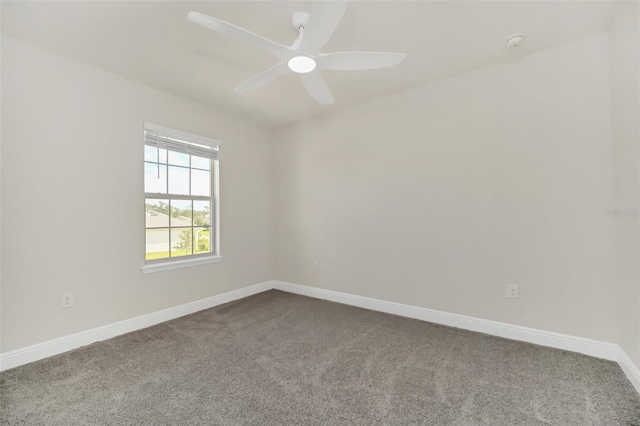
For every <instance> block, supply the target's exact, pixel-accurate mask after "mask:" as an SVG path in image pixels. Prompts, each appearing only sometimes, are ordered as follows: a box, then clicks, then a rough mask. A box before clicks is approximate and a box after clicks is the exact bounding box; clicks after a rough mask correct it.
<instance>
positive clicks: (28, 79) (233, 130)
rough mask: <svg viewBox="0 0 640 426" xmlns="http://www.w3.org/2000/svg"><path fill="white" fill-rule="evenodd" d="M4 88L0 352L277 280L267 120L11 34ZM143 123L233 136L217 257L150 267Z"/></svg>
mask: <svg viewBox="0 0 640 426" xmlns="http://www.w3.org/2000/svg"><path fill="white" fill-rule="evenodd" d="M2 89H3V91H2V99H1V100H2V114H3V116H2V118H3V122H4V123H3V124H4V126H3V127H2V163H1V182H2V188H1V194H2V230H3V235H2V247H1V249H2V254H3V258H2V288H1V292H2V310H1V312H2V330H1V334H2V347H1V350H0V351H1V352H6V351H10V350H13V349H17V348H21V347H24V346H27V345H30V344H34V343H38V342H42V341H45V340H48V339H52V338H56V337H60V336H64V335H68V334H71V333H74V332H78V331H82V330H87V329H91V328H94V327H97V326H101V325H105V324H110V323H113V322H116V321H120V320H123V319H127V318H131V317H135V316H138V315H142V314H145V313H149V312H154V311H157V310H160V309H164V308H167V307H171V306H175V305H179V304H182V303H186V302H189V301H193V300H198V299H202V298H204V297H208V296H212V295H215V294H219V293H222V292H225V291H229V290H233V289H237V288H241V287H246V286H248V285H252V284H256V283H259V282H264V281H266V280H269V279H272V278H273V259H272V254H271V253H272V245H273V240H272V217H271V211H272V207H271V185H270V170H271V151H270V147H269V144H268V142H267V140H266V138H267V136H266V132H265V129H263V128H261V127H257V126H254V125H251V124H248V123H247V122H244V121H242V120H239V119H236V118H234V117H231V116H229V115H226V114H223V113H220V112H218V111H215V110H212V109H210V108H207V107H205V106H202V105H199V104H196V103H193V102H189V101H186V100H183V99H181V98H178V97H175V96H172V95H168V94H166V93H163V92H161V91H158V90H155V89H151V88H149V87H146V86H143V85H140V84H138V83H134V82H132V81H129V80H126V79H124V78H121V77H118V76H115V75H112V74H109V73H107V72H105V71H102V70H98V69H95V68H92V67H89V66H86V65H83V64H80V63H78V62H74V61H72V60H69V59H66V58H64V57H61V56H59V55H57V54H54V53H51V52H48V51H45V50H42V49H39V48H36V47H33V46H31V45H28V44H25V43H22V42H20V41H17V40H15V39H12V38H9V37H6V36H3V39H2ZM145 121H149V122H153V123H157V124H161V125H164V126H168V127H173V128H177V129H181V130H186V131H189V132H192V133H196V134H201V135H204V136H209V137H214V138H218V139H220V140H221V141H222V142H223V146H222V149H221V154H220V159H221V165H220V168H221V178H220V184H221V200H222V207H221V226H222V230H221V238H222V244H221V245H222V255H223V256H224V259H223V261H222V262H221V263H218V264H212V265H204V266H197V267H193V268H189V269H180V270H174V271H168V272H161V273H155V274H147V275H143V274H142V272H141V271H140V267H141V266H142V265H143V264H144V197H143V167H142V164H143V163H142V162H143V142H142V140H143V139H142V130H143V122H145ZM63 292H74V293H75V306H74V307H73V308H72V309H67V310H61V309H60V299H61V294H62V293H63Z"/></svg>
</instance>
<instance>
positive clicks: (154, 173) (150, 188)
mask: <svg viewBox="0 0 640 426" xmlns="http://www.w3.org/2000/svg"><path fill="white" fill-rule="evenodd" d="M158 169H159V170H158ZM158 172H160V173H159V174H158ZM144 192H151V193H158V194H166V193H167V166H164V165H159V164H157V163H144Z"/></svg>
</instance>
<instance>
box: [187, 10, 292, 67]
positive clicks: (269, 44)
mask: <svg viewBox="0 0 640 426" xmlns="http://www.w3.org/2000/svg"><path fill="white" fill-rule="evenodd" d="M187 19H188V20H189V21H191V22H193V23H196V24H198V25H202V26H203V27H205V28H208V29H210V30H213V31H216V32H218V33H220V34H223V35H225V36H227V37H231V38H235V39H236V40H239V41H241V42H243V43H246V44H250V45H252V46H255V47H258V48H260V49H263V50H266V51H267V52H269V53H272V54H274V55H275V56H276V57H278V58H280V59H282V60H284V59H286V58H287V57H288V56H290V55H291V48H290V47H289V46H283V45H281V44H278V43H276V42H273V41H271V40H268V39H266V38H264V37H262V36H259V35H257V34H254V33H252V32H251V31H247V30H245V29H243V28H240V27H238V26H236V25H233V24H230V23H228V22H225V21H222V20H220V19H217V18H212V17H211V16H207V15H203V14H202V13H198V12H189V15H188V16H187Z"/></svg>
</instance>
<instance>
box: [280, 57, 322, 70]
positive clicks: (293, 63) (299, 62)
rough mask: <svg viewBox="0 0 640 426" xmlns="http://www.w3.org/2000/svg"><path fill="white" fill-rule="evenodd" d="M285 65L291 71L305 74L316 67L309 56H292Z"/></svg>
mask: <svg viewBox="0 0 640 426" xmlns="http://www.w3.org/2000/svg"><path fill="white" fill-rule="evenodd" d="M287 66H288V67H289V69H290V70H291V71H293V72H296V73H298V74H306V73H308V72H311V71H313V70H314V69H316V61H315V60H314V59H313V58H311V57H309V56H294V57H293V58H291V59H289V62H287Z"/></svg>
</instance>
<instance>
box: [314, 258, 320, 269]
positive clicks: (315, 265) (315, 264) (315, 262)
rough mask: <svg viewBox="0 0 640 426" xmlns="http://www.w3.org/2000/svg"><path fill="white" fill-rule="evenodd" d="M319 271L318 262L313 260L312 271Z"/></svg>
mask: <svg viewBox="0 0 640 426" xmlns="http://www.w3.org/2000/svg"><path fill="white" fill-rule="evenodd" d="M318 271H320V263H319V262H317V261H315V260H314V261H313V272H318Z"/></svg>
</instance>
